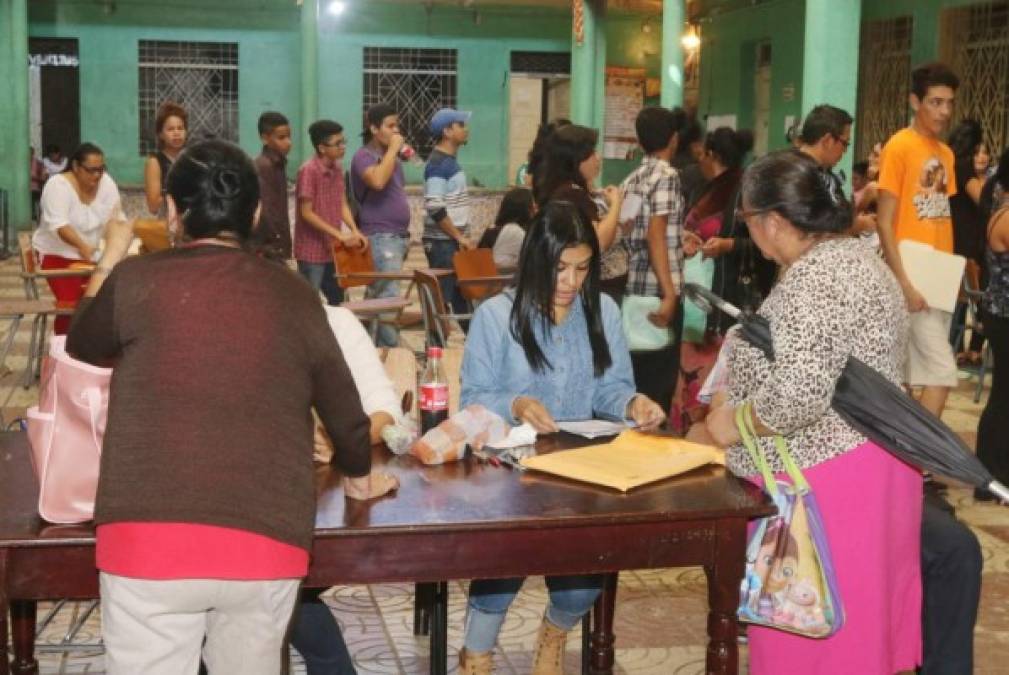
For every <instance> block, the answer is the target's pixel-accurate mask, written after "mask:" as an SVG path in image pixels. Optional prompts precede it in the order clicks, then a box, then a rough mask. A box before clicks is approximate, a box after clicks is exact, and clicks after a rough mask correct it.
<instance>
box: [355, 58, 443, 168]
mask: <svg viewBox="0 0 1009 675" xmlns="http://www.w3.org/2000/svg"><path fill="white" fill-rule="evenodd" d="M456 54H457V53H456V50H455V49H412V48H396V47H365V48H364V110H367V109H368V108H369V107H371V106H373V105H375V104H376V103H388V104H389V105H391V106H392V107H393V108H394V109H395V110H396V112H398V113H399V126H400V131H402V133H403V136H404V138H406V139H407V141H408V142H409V143H410V144H411V145H412V146H413V147H414V148H415V149H416V150H417V151H418V152H419V153H420V154H421V156H423V157H426V156H427V155H428V154H430V152H431V148H432V147H433V145H434V143H433V142H432V139H431V132H430V131H429V129H428V125H429V123H430V121H431V116H432V115H433V114H434V113H435V111H437V110H438V109H439V108H453V107H455V105H456Z"/></svg>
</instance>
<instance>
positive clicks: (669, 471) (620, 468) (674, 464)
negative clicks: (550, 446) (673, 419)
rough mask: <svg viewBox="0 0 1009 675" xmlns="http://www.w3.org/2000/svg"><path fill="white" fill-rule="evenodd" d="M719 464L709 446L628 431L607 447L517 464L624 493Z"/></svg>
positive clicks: (553, 453)
mask: <svg viewBox="0 0 1009 675" xmlns="http://www.w3.org/2000/svg"><path fill="white" fill-rule="evenodd" d="M720 461H721V452H720V451H719V450H718V449H717V448H714V447H712V446H709V445H700V444H698V443H691V442H690V441H685V440H683V439H680V438H669V437H666V436H654V435H650V434H643V433H641V432H639V431H633V430H628V431H624V432H623V433H621V434H620V435H619V436H618V437H617V438H615V439H614V440H613V441H612V442H610V443H605V444H602V445H590V446H587V447H584V448H578V449H576V450H563V451H560V452H552V453H550V454H546V455H537V456H535V457H527V458H525V459H523V460H522V462H521V463H522V466H525V467H527V468H529V469H535V470H537V471H544V472H546V473H552V474H554V475H557V476H564V477H565V478H573V479H574V480H580V481H584V482H587V483H594V484H596V485H605V486H607V487H612V488H616V489H617V490H620V491H622V492H627V491H628V490H630V489H631V488H635V487H638V486H639V485H645V484H647V483H653V482H655V481H657V480H662V479H663V478H668V477H670V476H676V475H679V474H681V473H686V472H687V471H690V470H692V469H696V468H697V467H699V466H704V465H705V464H711V463H720Z"/></svg>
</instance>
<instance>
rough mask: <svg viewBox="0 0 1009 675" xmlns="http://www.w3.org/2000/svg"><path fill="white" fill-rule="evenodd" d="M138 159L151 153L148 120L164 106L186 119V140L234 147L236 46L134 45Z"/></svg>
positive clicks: (153, 144)
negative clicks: (136, 49) (224, 142)
mask: <svg viewBox="0 0 1009 675" xmlns="http://www.w3.org/2000/svg"><path fill="white" fill-rule="evenodd" d="M139 57H140V58H139V62H140V87H139V101H138V104H139V108H140V138H139V149H140V154H141V155H147V154H150V153H152V152H154V151H156V150H157V137H156V134H155V131H154V118H155V116H156V115H157V113H158V107H159V106H160V105H161V104H162V103H164V102H165V101H172V102H174V103H178V104H179V105H181V106H182V107H183V108H185V109H186V113H187V114H188V116H189V134H188V135H189V138H190V139H191V140H201V139H207V138H221V139H224V140H228V141H232V142H235V143H237V142H238V44H236V43H232V42H167V41H159V40H141V41H140V54H139Z"/></svg>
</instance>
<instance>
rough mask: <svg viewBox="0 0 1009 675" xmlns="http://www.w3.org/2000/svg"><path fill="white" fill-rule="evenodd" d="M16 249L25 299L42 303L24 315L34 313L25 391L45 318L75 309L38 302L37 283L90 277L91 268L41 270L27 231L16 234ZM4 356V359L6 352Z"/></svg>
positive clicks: (37, 361)
mask: <svg viewBox="0 0 1009 675" xmlns="http://www.w3.org/2000/svg"><path fill="white" fill-rule="evenodd" d="M18 249H19V256H18V260H19V261H20V263H21V282H22V284H23V285H24V291H25V300H28V301H35V302H42V303H44V304H39V305H35V307H37V308H38V309H39V311H37V312H28V313H34V314H35V319H34V320H33V321H32V336H31V340H30V342H29V343H28V363H27V365H26V366H25V379H24V388H25V389H27V388H28V387H30V386H31V383H32V381H33V380H34V379H35V378H36V377H38V371H39V368H40V366H41V362H42V355H43V354H44V353H45V343H46V327H47V326H46V324H47V323H48V320H49V317H50V316H53V317H57V316H70V315H72V314H73V313H74V309H76V308H75V307H68V306H61V305H60V304H59V303H54V302H52V301H49V300H45V301H40V299H39V285H38V284H39V281H40V280H42V281H45V280H46V279H56V278H62V277H81V278H82V279H83V278H87V277H90V276H91V272H92V271H93V270H94V265H91V264H89V263H83V262H82V263H81V264H80V265H78V266H75V267H71V268H68V269H63V270H44V269H41V268H40V266H39V262H38V259H37V258H36V256H35V249H34V248H33V247H32V237H31V234H30V233H28V232H19V233H18ZM26 307H27V306H25V307H22V308H21V309H25V308H26ZM22 316H24V315H22ZM4 356H5V357H6V352H5V353H4Z"/></svg>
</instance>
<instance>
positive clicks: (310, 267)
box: [294, 120, 368, 306]
mask: <svg viewBox="0 0 1009 675" xmlns="http://www.w3.org/2000/svg"><path fill="white" fill-rule="evenodd" d="M308 135H309V138H311V139H312V146H313V147H314V148H315V156H314V157H311V158H310V159H308V160H307V161H306V162H305V163H304V164H302V165H301V168H300V169H298V183H297V188H296V190H295V194H296V196H297V198H298V208H297V211H296V212H295V221H294V258H295V260H297V261H298V271H299V272H301V274H302V275H303V276H304V277H305V278H306V279H308V282H309V283H310V284H312V285H313V286H314V287H315V288H317V289H319V290H321V291H322V293H323V295H325V296H326V302H327V303H328V304H330V305H333V306H336V305H339V304H340V303H341V302H343V289H342V288H340V285H339V284H338V283H337V282H336V268H335V265H334V264H333V243H334V242H340V244H342V245H343V246H346V247H348V248H353V247H357V246H363V247H367V246H368V240H367V239H366V238H365V237H364V236H363V235H362V234H361V233H360V231H359V230H358V229H357V223H355V222H354V216H353V215H352V214H351V212H350V206H349V205H348V204H347V200H346V199H344V194H343V166H342V164H343V155H344V152H346V149H347V142H346V141H345V140H344V138H343V127H342V126H340V124H339V123H337V122H333V121H332V120H319V121H317V122H313V123H312V125H311V126H310V127H308Z"/></svg>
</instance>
